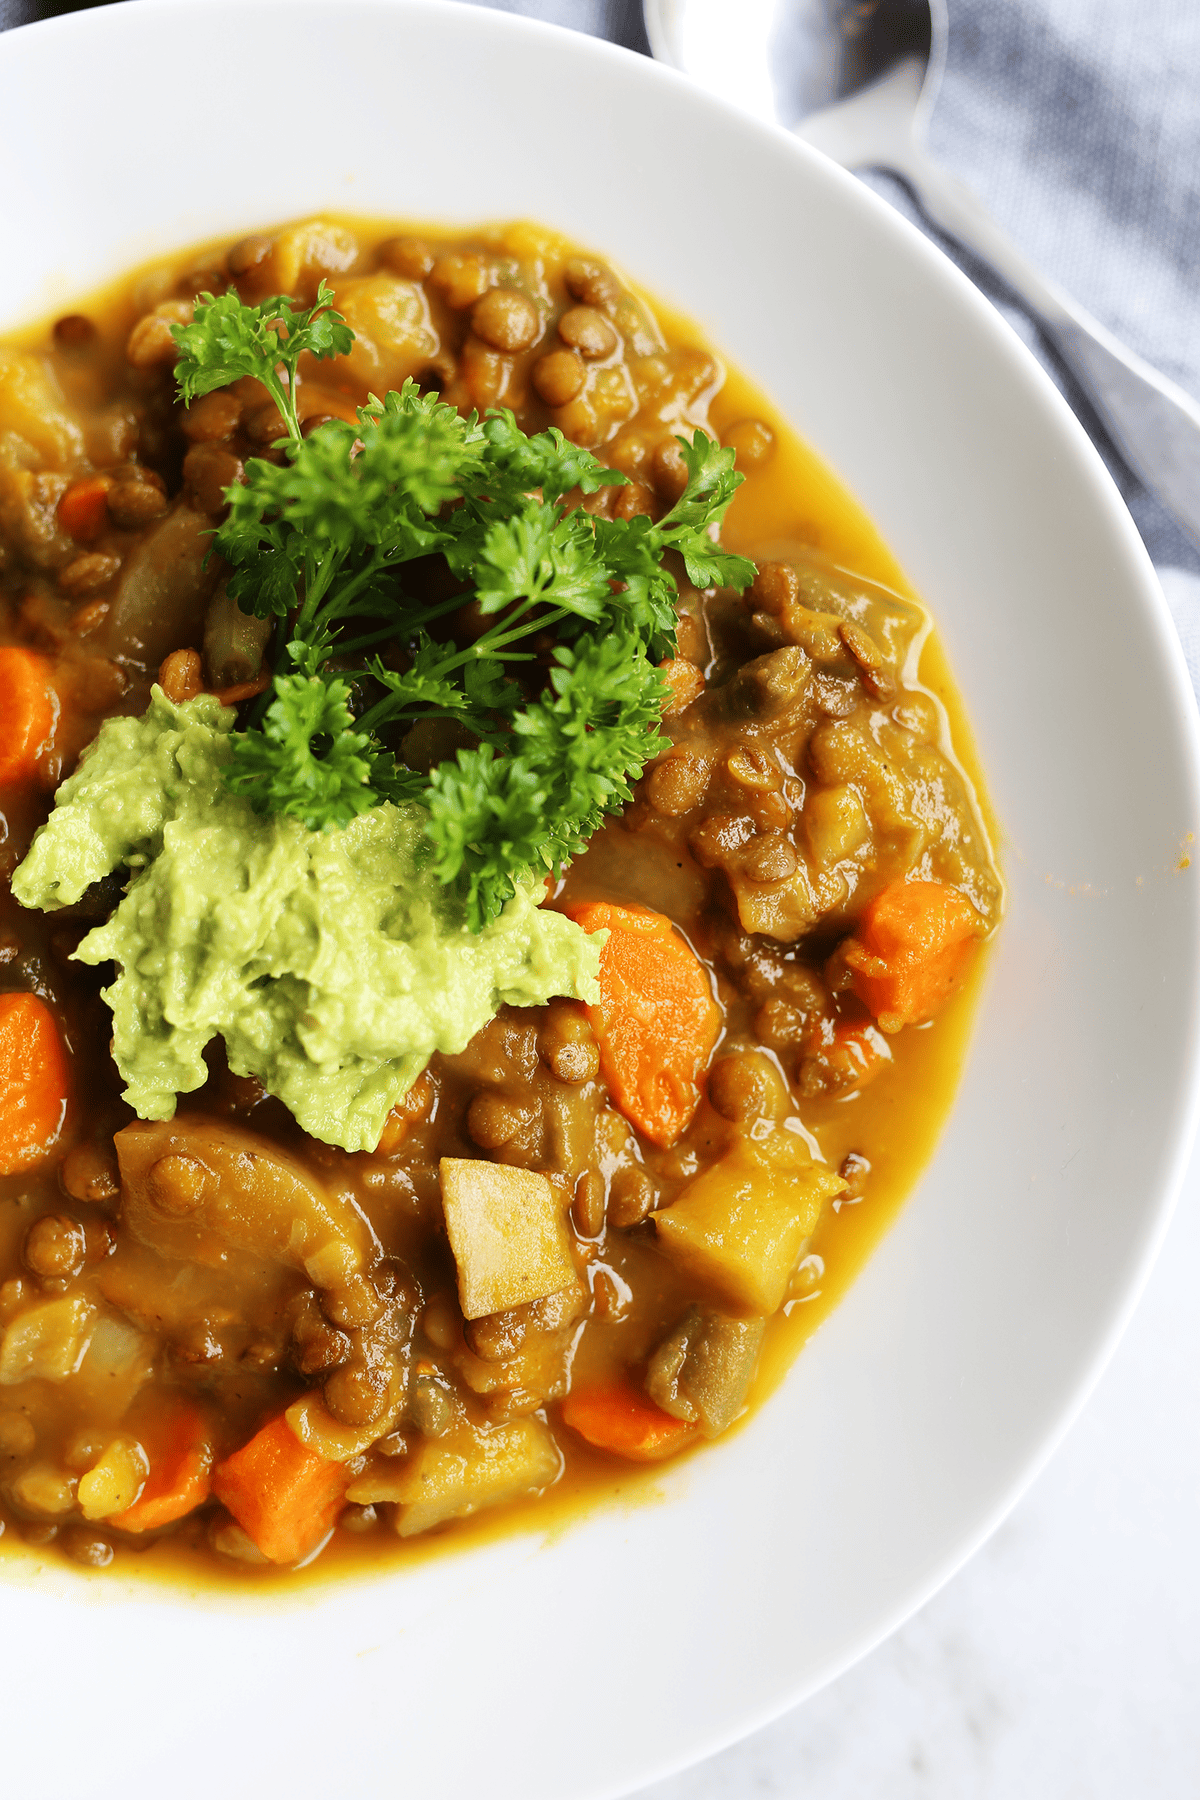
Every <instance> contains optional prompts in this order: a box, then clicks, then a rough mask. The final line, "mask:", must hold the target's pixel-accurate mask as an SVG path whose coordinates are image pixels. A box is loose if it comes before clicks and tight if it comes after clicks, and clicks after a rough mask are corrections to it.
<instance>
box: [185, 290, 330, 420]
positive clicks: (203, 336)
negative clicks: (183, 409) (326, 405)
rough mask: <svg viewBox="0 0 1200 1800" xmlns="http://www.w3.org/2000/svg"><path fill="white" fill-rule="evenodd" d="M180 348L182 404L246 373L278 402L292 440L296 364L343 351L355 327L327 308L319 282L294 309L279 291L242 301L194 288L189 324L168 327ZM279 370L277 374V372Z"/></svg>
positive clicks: (327, 292) (326, 292) (327, 296)
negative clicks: (312, 296) (310, 298)
mask: <svg viewBox="0 0 1200 1800" xmlns="http://www.w3.org/2000/svg"><path fill="white" fill-rule="evenodd" d="M171 335H172V337H173V338H174V339H175V343H176V345H177V346H178V349H179V353H180V354H179V361H178V362H177V363H176V365H175V379H176V381H177V383H178V385H179V397H180V399H181V400H182V401H183V402H184V404H185V406H186V405H188V404H190V403H191V401H193V400H195V399H198V398H199V396H200V395H202V394H211V393H212V392H213V390H214V389H215V388H220V387H228V385H229V383H230V382H231V381H237V380H239V379H240V378H241V377H242V376H245V375H252V376H254V378H255V379H256V380H257V381H261V382H262V384H263V386H264V387H265V388H266V389H267V391H268V393H269V394H270V395H271V398H272V399H273V400H274V402H275V404H276V405H277V406H278V408H279V411H280V413H281V415H282V417H283V421H284V425H285V427H286V429H287V431H288V434H289V436H290V437H291V438H292V439H293V440H297V441H298V440H299V437H300V421H299V419H298V417H297V416H296V401H295V392H296V364H297V363H298V362H299V360H300V357H301V356H302V355H303V354H304V352H305V351H307V352H308V354H309V355H310V356H315V357H318V358H324V357H327V356H344V355H345V353H346V351H347V350H349V348H350V346H351V345H352V344H353V342H354V333H353V331H351V329H350V327H349V325H347V323H346V321H345V319H343V317H342V315H341V313H339V312H335V311H334V309H333V290H332V288H330V287H329V286H328V285H327V284H326V283H325V282H324V281H322V283H321V285H320V287H319V288H318V289H317V298H316V300H315V301H314V302H313V304H312V306H310V307H307V308H303V309H302V308H299V307H297V305H296V304H295V302H294V301H293V300H291V299H289V298H288V296H287V295H286V294H276V295H275V296H274V297H273V298H272V299H270V300H263V301H261V302H260V303H259V304H258V305H257V306H248V305H246V303H245V302H244V301H242V300H239V299H238V297H237V295H236V294H235V293H232V292H231V293H228V294H222V295H221V296H220V298H219V299H214V298H213V296H212V295H211V294H201V295H200V298H199V301H198V303H197V305H196V308H195V312H194V315H193V318H192V322H191V324H190V325H172V327H171ZM281 371H282V374H281Z"/></svg>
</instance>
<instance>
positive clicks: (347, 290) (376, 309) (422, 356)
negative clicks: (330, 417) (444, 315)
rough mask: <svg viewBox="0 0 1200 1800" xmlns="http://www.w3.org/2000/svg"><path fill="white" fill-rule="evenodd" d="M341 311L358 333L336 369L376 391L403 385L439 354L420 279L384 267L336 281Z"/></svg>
mask: <svg viewBox="0 0 1200 1800" xmlns="http://www.w3.org/2000/svg"><path fill="white" fill-rule="evenodd" d="M337 306H338V311H339V312H340V313H341V314H342V316H343V317H344V318H345V320H346V322H347V324H348V325H349V326H350V327H351V329H352V330H353V332H354V345H353V348H352V349H351V350H350V352H349V354H348V355H346V356H344V357H342V358H341V359H340V360H339V363H338V372H339V374H342V373H343V371H344V377H343V378H345V377H349V379H350V380H352V381H355V382H361V384H362V385H363V386H364V387H367V388H370V389H371V391H372V392H373V393H376V394H381V395H382V394H385V393H386V392H387V391H388V389H389V388H397V389H399V388H401V387H403V385H404V383H405V381H406V380H407V378H408V377H409V376H410V375H412V376H416V375H419V374H420V372H421V370H422V369H423V368H425V366H426V364H427V363H428V362H429V359H430V357H432V356H436V355H437V352H438V336H437V333H436V331H435V330H434V328H433V322H432V320H431V318H430V316H429V302H428V300H427V299H426V298H425V291H424V289H423V288H422V287H421V286H420V284H419V283H418V282H415V281H405V280H403V279H402V278H401V277H400V276H399V275H389V274H388V273H387V272H386V271H380V272H379V273H378V274H376V275H353V276H351V277H350V278H349V279H348V280H345V281H339V282H338V284H337Z"/></svg>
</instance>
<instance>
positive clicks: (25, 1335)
mask: <svg viewBox="0 0 1200 1800" xmlns="http://www.w3.org/2000/svg"><path fill="white" fill-rule="evenodd" d="M95 1318H96V1309H95V1307H94V1306H93V1305H92V1303H91V1301H90V1300H85V1299H84V1297H83V1295H82V1294H64V1295H63V1296H62V1298H61V1300H46V1301H43V1303H42V1304H41V1305H40V1306H31V1307H29V1308H28V1309H27V1310H26V1311H25V1312H21V1313H18V1314H17V1316H16V1318H15V1319H14V1320H13V1322H12V1324H11V1325H10V1326H9V1328H8V1330H7V1331H6V1332H5V1333H4V1346H3V1348H2V1349H0V1386H2V1387H12V1386H13V1385H14V1384H15V1383H16V1382H18V1381H32V1380H34V1379H35V1378H37V1379H40V1380H42V1381H65V1380H66V1379H67V1376H68V1375H73V1374H74V1373H75V1371H76V1369H77V1368H78V1367H79V1365H80V1363H81V1362H82V1361H83V1357H84V1353H85V1351H86V1350H87V1347H88V1344H89V1342H90V1340H91V1335H92V1326H93V1324H94V1322H95Z"/></svg>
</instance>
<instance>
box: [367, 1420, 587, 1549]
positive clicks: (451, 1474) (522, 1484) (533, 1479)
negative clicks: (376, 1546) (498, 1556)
mask: <svg viewBox="0 0 1200 1800" xmlns="http://www.w3.org/2000/svg"><path fill="white" fill-rule="evenodd" d="M561 1468H562V1457H561V1455H560V1454H559V1450H558V1446H557V1444H556V1443H555V1442H554V1439H553V1438H552V1437H551V1435H550V1433H549V1431H548V1430H547V1429H546V1427H545V1426H544V1425H543V1424H542V1422H541V1420H540V1419H518V1420H516V1421H515V1422H514V1423H513V1424H511V1425H498V1426H495V1427H494V1428H493V1429H492V1430H490V1431H487V1430H472V1429H466V1430H463V1431H460V1432H456V1433H454V1434H453V1435H452V1436H447V1437H444V1438H436V1439H434V1440H433V1441H432V1442H431V1443H427V1444H423V1445H422V1446H421V1448H420V1449H419V1450H418V1451H417V1453H416V1455H415V1456H414V1457H413V1459H412V1462H411V1463H410V1464H409V1465H408V1467H407V1468H406V1469H405V1471H404V1474H403V1476H402V1477H401V1479H400V1480H399V1482H398V1483H397V1485H396V1488H395V1496H396V1499H397V1501H398V1502H399V1504H398V1506H397V1509H396V1514H395V1526H396V1530H397V1531H398V1532H399V1534H400V1536H401V1537H414V1536H415V1535H416V1533H417V1532H418V1531H428V1530H429V1529H430V1527H431V1526H433V1525H440V1524H442V1523H443V1521H444V1520H446V1519H461V1518H464V1517H465V1516H466V1515H467V1514H468V1513H473V1512H479V1510H480V1509H481V1508H482V1507H485V1506H499V1505H501V1504H502V1503H503V1502H504V1501H506V1500H516V1499H518V1498H519V1497H520V1496H521V1495H522V1494H531V1493H534V1492H535V1491H537V1490H539V1489H541V1488H545V1487H549V1485H550V1483H551V1482H552V1481H554V1480H555V1479H556V1478H557V1476H558V1473H559V1470H560V1469H561Z"/></svg>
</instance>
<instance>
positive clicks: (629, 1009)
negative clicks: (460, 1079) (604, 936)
mask: <svg viewBox="0 0 1200 1800" xmlns="http://www.w3.org/2000/svg"><path fill="white" fill-rule="evenodd" d="M569 913H570V917H571V918H573V919H574V920H575V922H576V923H577V924H579V925H582V926H583V929H584V930H585V931H589V932H591V931H607V932H608V941H607V943H606V944H605V946H604V949H603V951H602V952H601V956H600V975H599V980H600V991H601V1000H600V1004H599V1005H598V1006H589V1008H588V1018H589V1020H590V1021H591V1026H592V1029H593V1031H594V1032H595V1033H596V1039H597V1042H598V1043H599V1045H600V1066H601V1068H602V1069H603V1070H604V1074H605V1077H606V1079H607V1081H608V1084H609V1087H610V1088H611V1089H612V1092H613V1097H614V1099H615V1100H616V1102H617V1105H618V1106H619V1107H620V1108H621V1111H622V1112H623V1113H624V1114H625V1116H626V1118H627V1119H629V1120H631V1121H632V1123H633V1124H634V1125H636V1126H637V1127H638V1129H639V1131H643V1132H645V1134H646V1136H647V1137H648V1138H649V1139H650V1140H651V1142H652V1143H655V1144H660V1145H662V1146H663V1147H664V1148H665V1147H666V1146H668V1145H670V1144H673V1143H674V1142H675V1140H676V1138H677V1137H678V1136H679V1135H680V1133H681V1132H682V1131H683V1130H684V1129H685V1128H686V1127H687V1125H688V1124H689V1122H690V1120H691V1117H692V1114H693V1113H694V1112H695V1110H696V1108H697V1106H698V1105H699V1104H700V1089H699V1086H698V1085H697V1078H698V1076H699V1075H700V1073H701V1071H702V1070H703V1069H704V1068H705V1067H706V1066H707V1064H708V1059H709V1057H710V1056H711V1055H712V1052H713V1046H714V1044H715V1043H716V1041H717V1037H718V1034H719V1033H720V1029H721V1014H720V1011H719V1009H718V1007H717V1003H716V1001H715V1000H714V999H713V995H712V984H711V982H710V980H709V977H708V975H707V974H706V972H705V970H704V967H703V965H702V964H701V962H700V961H699V959H698V958H697V956H696V955H695V953H694V952H693V951H692V950H691V949H690V948H689V947H688V945H687V944H686V943H685V942H684V940H683V938H682V937H681V936H680V935H679V933H678V932H677V931H676V930H675V928H674V926H673V925H672V924H671V921H670V919H668V918H666V917H664V915H663V914H662V913H656V912H651V911H650V910H649V908H648V907H644V906H610V905H608V904H607V903H606V902H603V901H592V902H590V903H589V904H588V905H586V906H575V907H571V908H570V909H569Z"/></svg>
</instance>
